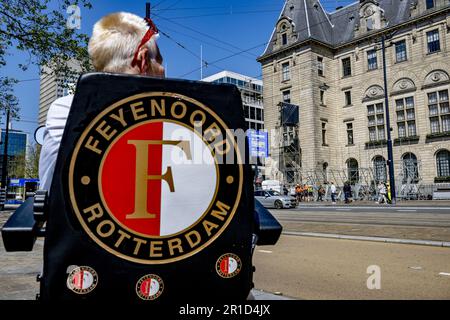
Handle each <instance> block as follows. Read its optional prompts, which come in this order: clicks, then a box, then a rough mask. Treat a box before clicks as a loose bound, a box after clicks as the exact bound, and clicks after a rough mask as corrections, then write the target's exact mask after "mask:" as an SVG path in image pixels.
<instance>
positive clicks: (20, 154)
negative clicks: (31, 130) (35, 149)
mask: <svg viewBox="0 0 450 320" xmlns="http://www.w3.org/2000/svg"><path fill="white" fill-rule="evenodd" d="M0 141H1V142H0V179H1V176H2V171H3V170H2V168H3V154H4V148H5V145H4V142H5V131H4V130H2V133H1V140H0ZM26 150H27V134H26V133H23V132H20V131H15V130H9V134H8V173H9V174H8V176H9V177H10V178H11V177H14V178H23V177H19V176H17V173H19V172H20V169H19V168H18V167H19V166H24V165H25V157H26Z"/></svg>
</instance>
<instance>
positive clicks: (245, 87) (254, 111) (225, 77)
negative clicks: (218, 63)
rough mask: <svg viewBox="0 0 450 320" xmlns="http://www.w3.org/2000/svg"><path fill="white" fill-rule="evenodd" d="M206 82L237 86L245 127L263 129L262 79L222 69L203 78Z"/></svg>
mask: <svg viewBox="0 0 450 320" xmlns="http://www.w3.org/2000/svg"><path fill="white" fill-rule="evenodd" d="M203 81H206V82H213V83H229V84H234V85H235V86H237V87H238V89H239V90H240V92H241V95H242V106H243V108H244V116H245V122H246V128H244V129H246V130H247V129H255V130H263V129H264V107H263V98H262V94H263V86H262V81H261V80H258V79H254V78H250V77H247V76H244V75H241V74H238V73H234V72H230V71H222V72H219V73H217V74H214V75H212V76H210V77H207V78H205V79H203Z"/></svg>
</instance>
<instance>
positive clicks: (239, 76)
mask: <svg viewBox="0 0 450 320" xmlns="http://www.w3.org/2000/svg"><path fill="white" fill-rule="evenodd" d="M225 77H230V78H234V79H237V80H242V81H246V82H251V83H254V84H258V85H260V86H262V85H263V82H262V80H259V79H256V78H252V77H248V76H245V75H243V74H240V73H236V72H233V71H227V70H225V71H221V72H218V73H216V74H213V75H211V76H209V77H206V78H203V79H202V81H205V82H213V81H214V80H217V79H221V78H225Z"/></svg>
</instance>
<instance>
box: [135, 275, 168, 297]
mask: <svg viewBox="0 0 450 320" xmlns="http://www.w3.org/2000/svg"><path fill="white" fill-rule="evenodd" d="M163 291H164V282H163V281H162V279H161V277H159V276H157V275H156V274H148V275H145V276H143V277H142V278H140V279H139V281H138V282H137V283H136V293H137V295H138V297H139V298H141V299H142V300H155V299H157V298H158V297H159V296H160V295H161V294H162V292H163Z"/></svg>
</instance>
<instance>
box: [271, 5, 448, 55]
mask: <svg viewBox="0 0 450 320" xmlns="http://www.w3.org/2000/svg"><path fill="white" fill-rule="evenodd" d="M376 2H377V3H378V4H379V6H380V8H381V9H382V10H383V11H384V17H385V19H386V23H387V26H388V27H392V26H395V25H397V24H400V23H403V22H406V21H407V20H409V19H410V16H411V3H412V2H415V0H404V1H393V0H377V1H376ZM449 6H450V4H449ZM359 9H360V1H356V2H353V3H351V4H350V5H347V6H345V7H342V8H341V9H338V10H336V11H334V12H331V13H328V12H326V11H325V9H324V8H323V7H322V5H321V3H320V0H286V3H285V5H284V6H283V9H282V12H281V15H280V19H282V18H284V17H287V18H288V19H290V20H291V21H292V23H293V25H294V32H295V33H296V34H297V41H296V43H299V42H303V41H305V40H308V39H314V40H317V41H320V42H323V43H325V44H328V45H330V46H332V47H336V46H340V45H343V44H345V43H347V42H350V41H352V40H353V39H355V37H356V36H355V27H356V26H357V25H359V20H360V17H359ZM276 36H277V35H276V32H273V33H272V36H271V39H270V42H269V43H268V45H267V47H266V50H265V52H264V54H263V56H265V55H268V54H271V53H273V52H274V51H275V50H274V42H275V40H276Z"/></svg>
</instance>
